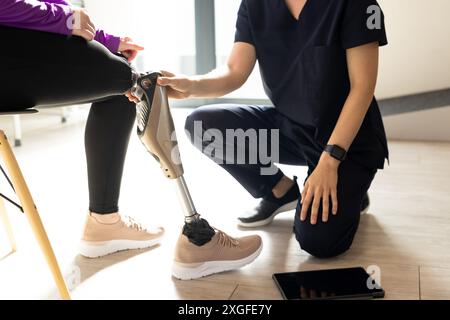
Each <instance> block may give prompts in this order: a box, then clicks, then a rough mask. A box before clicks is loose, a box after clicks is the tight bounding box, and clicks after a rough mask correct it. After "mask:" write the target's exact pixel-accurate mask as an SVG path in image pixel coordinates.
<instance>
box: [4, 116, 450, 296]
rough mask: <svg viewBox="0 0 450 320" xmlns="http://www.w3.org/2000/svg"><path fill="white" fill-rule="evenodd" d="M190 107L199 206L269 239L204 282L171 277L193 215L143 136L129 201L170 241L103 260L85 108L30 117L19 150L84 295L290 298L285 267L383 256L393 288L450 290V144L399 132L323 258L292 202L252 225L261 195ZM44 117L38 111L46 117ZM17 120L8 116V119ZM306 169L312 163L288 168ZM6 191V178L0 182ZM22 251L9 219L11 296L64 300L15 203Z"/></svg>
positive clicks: (226, 226)
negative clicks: (92, 207)
mask: <svg viewBox="0 0 450 320" xmlns="http://www.w3.org/2000/svg"><path fill="white" fill-rule="evenodd" d="M186 112H187V111H184V110H177V111H175V115H174V116H175V119H176V122H177V127H178V129H179V132H180V133H179V140H180V144H181V153H182V157H183V160H184V165H185V171H186V179H187V181H188V184H189V186H190V188H191V191H192V194H193V197H194V200H195V203H196V205H197V207H198V209H199V211H200V213H202V214H203V215H204V216H205V217H207V218H208V220H209V221H210V222H211V223H212V224H213V225H214V226H216V227H217V228H220V229H223V230H225V231H226V232H228V233H230V234H232V235H243V234H250V233H253V232H255V233H257V234H259V235H261V236H262V237H263V240H264V250H263V252H262V254H261V256H260V257H259V258H258V259H257V260H256V261H255V262H254V263H253V264H252V265H250V266H248V267H246V268H244V269H242V270H239V271H233V272H227V273H224V274H219V275H214V276H211V277H207V278H204V279H201V280H195V281H188V282H184V281H178V280H175V279H173V278H172V277H171V275H170V266H171V259H172V253H173V248H174V243H175V240H176V237H177V235H178V233H179V232H180V227H181V223H182V213H181V211H180V208H179V206H178V203H177V199H176V194H175V189H174V186H173V185H172V183H171V181H169V180H166V179H165V178H164V177H163V176H162V174H161V173H160V171H159V167H158V165H156V164H155V163H154V160H153V158H151V157H150V156H149V155H148V154H146V153H145V151H144V150H143V148H142V146H141V145H140V142H139V141H138V140H137V138H136V137H135V136H133V138H132V142H131V144H130V151H129V154H128V158H127V163H126V169H125V175H124V179H123V189H122V196H121V211H122V212H124V213H126V214H130V215H133V216H135V217H137V218H139V219H140V220H142V221H144V222H145V223H147V224H153V225H163V226H164V227H165V228H166V229H167V237H166V239H165V241H164V242H163V243H162V245H160V246H159V247H156V248H153V249H149V250H140V251H134V252H123V253H118V254H114V255H110V256H107V257H104V258H100V259H95V260H91V259H85V258H83V257H80V256H79V255H77V243H78V239H79V237H80V233H81V228H82V225H83V222H84V216H85V214H86V210H87V186H86V183H87V182H86V174H85V172H86V167H85V162H84V161H85V160H84V149H83V127H84V125H83V121H82V120H83V119H84V118H85V114H84V113H81V115H76V116H75V117H74V118H72V119H71V120H70V121H69V123H68V124H66V125H60V124H58V117H57V116H49V115H38V116H34V117H32V118H31V117H30V116H27V118H26V119H25V120H24V129H25V130H26V132H25V137H24V141H23V142H24V145H23V147H21V148H18V149H15V152H16V155H17V158H18V160H19V162H20V164H21V165H22V167H23V171H24V174H25V177H26V179H27V180H28V182H29V185H30V188H31V191H32V193H33V195H34V197H35V200H36V203H37V206H38V209H39V210H40V212H41V215H42V219H43V221H44V224H45V226H46V228H47V231H48V234H49V236H50V238H51V241H52V243H53V245H54V248H55V251H56V254H57V257H58V259H59V260H60V263H61V267H62V269H63V271H64V273H65V274H66V275H67V276H68V278H69V279H71V282H72V283H73V287H74V288H73V291H72V295H73V298H75V299H280V298H281V296H280V294H279V293H278V291H277V289H276V287H275V285H274V283H273V282H272V280H271V275H272V273H274V272H283V271H296V270H313V269H323V268H339V267H347V266H348V267H350V266H363V267H369V266H373V265H375V266H378V267H379V268H380V270H381V284H382V286H383V287H384V288H385V290H386V292H387V294H386V299H449V298H450V197H449V192H450V166H449V164H450V144H444V143H435V144H434V143H415V142H394V141H392V142H391V143H390V149H391V165H390V166H389V167H387V169H386V170H384V171H382V172H380V173H379V174H378V175H377V177H376V180H375V181H374V183H373V185H372V188H371V191H370V196H371V199H372V206H371V208H370V212H369V213H368V214H366V215H364V216H362V219H361V226H360V228H359V231H358V233H357V236H356V239H355V242H354V245H353V247H352V249H351V250H350V251H349V252H348V253H346V254H344V255H343V256H340V257H338V258H334V259H329V260H318V259H314V258H311V257H310V256H309V255H308V254H306V253H305V252H302V251H300V250H299V247H298V245H297V243H296V241H295V239H294V238H293V235H292V222H293V212H290V213H285V214H282V215H280V216H279V217H278V218H277V219H276V220H275V221H274V223H273V224H272V225H270V226H269V227H266V228H263V229H260V230H256V231H246V230H240V229H239V228H237V227H236V224H235V221H236V220H235V218H236V216H237V215H239V213H240V212H242V211H243V210H245V209H246V208H248V207H250V206H252V205H253V204H254V203H255V201H254V200H253V199H251V198H250V197H249V196H248V195H247V194H246V192H245V190H243V189H242V188H241V187H240V186H238V185H237V184H236V183H235V182H234V181H233V179H232V178H231V177H229V176H228V175H227V174H226V173H225V172H224V171H222V170H221V169H220V168H218V167H216V166H215V165H214V164H213V163H212V162H210V161H209V160H208V159H206V158H204V157H202V156H201V155H200V153H199V152H198V151H196V150H194V149H193V148H192V147H191V146H190V145H189V144H188V143H187V141H186V139H185V138H184V137H183V135H182V134H181V128H182V125H183V119H184V117H185V116H186ZM37 120H39V121H37ZM0 125H2V127H3V128H4V127H7V128H9V127H8V126H10V125H9V123H8V121H7V120H5V119H2V120H1V121H0ZM283 169H284V170H285V172H286V173H289V174H297V175H298V176H299V179H300V180H303V178H304V176H305V169H304V168H301V167H300V168H293V167H283ZM1 192H5V193H7V194H9V195H11V193H8V192H7V184H6V183H4V182H2V183H1ZM9 209H10V212H11V217H12V220H13V223H14V229H15V232H16V235H17V238H18V245H19V251H18V252H16V253H14V254H11V255H8V252H9V251H8V244H7V241H6V238H5V234H4V232H3V229H2V228H1V227H0V299H15V298H24V299H55V298H57V294H56V292H55V288H54V285H53V282H52V279H51V276H50V274H49V272H48V270H47V268H46V265H45V263H44V260H43V258H42V257H41V255H40V252H39V250H38V248H37V246H36V244H35V243H34V239H33V237H32V236H31V232H30V229H29V227H28V225H27V222H26V220H25V219H24V217H23V215H22V214H20V213H19V212H17V211H16V210H15V209H14V208H13V207H11V206H9Z"/></svg>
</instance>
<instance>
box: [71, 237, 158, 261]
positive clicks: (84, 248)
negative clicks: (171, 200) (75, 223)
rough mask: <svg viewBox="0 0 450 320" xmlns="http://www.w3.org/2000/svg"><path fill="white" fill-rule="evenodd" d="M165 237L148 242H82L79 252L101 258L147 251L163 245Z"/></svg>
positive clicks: (89, 256) (86, 255)
mask: <svg viewBox="0 0 450 320" xmlns="http://www.w3.org/2000/svg"><path fill="white" fill-rule="evenodd" d="M162 238H163V236H160V237H158V238H155V239H151V240H146V241H137V240H111V241H101V242H100V241H98V242H96V241H84V240H82V241H81V243H80V247H79V252H80V254H81V255H82V256H84V257H87V258H99V257H103V256H106V255H108V254H112V253H115V252H119V251H125V250H136V249H145V248H150V247H153V246H156V245H158V244H159V243H161V240H162Z"/></svg>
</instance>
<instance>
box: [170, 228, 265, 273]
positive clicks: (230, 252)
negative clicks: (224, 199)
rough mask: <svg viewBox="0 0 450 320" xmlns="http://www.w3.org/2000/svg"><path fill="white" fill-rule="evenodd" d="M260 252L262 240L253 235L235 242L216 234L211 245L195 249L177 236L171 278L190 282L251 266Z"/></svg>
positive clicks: (232, 239)
mask: <svg viewBox="0 0 450 320" xmlns="http://www.w3.org/2000/svg"><path fill="white" fill-rule="evenodd" d="M261 250H262V240H261V238H260V237H259V236H257V235H254V236H247V237H242V238H236V239H235V238H232V237H230V236H228V235H227V234H226V233H224V232H222V231H220V230H216V234H215V235H214V236H213V237H212V239H211V241H209V242H208V243H206V244H204V245H203V246H197V245H195V244H193V243H191V242H190V241H189V239H188V238H187V237H186V236H185V235H183V234H181V235H180V237H179V238H178V242H177V245H176V249H175V259H174V263H173V268H172V274H173V276H174V277H175V278H178V279H181V280H190V279H196V278H201V277H204V276H207V275H211V274H214V273H219V272H224V271H229V270H234V269H239V268H242V267H243V266H245V265H247V264H249V263H251V262H253V261H254V260H255V259H256V258H257V257H258V256H259V254H260V253H261Z"/></svg>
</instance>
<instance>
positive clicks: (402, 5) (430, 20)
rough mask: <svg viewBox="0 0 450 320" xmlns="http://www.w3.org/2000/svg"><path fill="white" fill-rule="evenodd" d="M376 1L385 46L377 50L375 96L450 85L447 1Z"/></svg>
mask: <svg viewBox="0 0 450 320" xmlns="http://www.w3.org/2000/svg"><path fill="white" fill-rule="evenodd" d="M378 2H379V3H380V5H381V7H382V9H383V11H384V13H385V16H386V25H387V27H386V28H387V32H388V40H389V45H388V46H387V47H384V48H382V49H381V61H380V78H379V82H378V91H377V96H378V97H379V98H386V97H394V96H402V95H407V94H413V93H419V92H426V91H432V90H438V89H444V88H450V1H449V0H429V1H423V0H378Z"/></svg>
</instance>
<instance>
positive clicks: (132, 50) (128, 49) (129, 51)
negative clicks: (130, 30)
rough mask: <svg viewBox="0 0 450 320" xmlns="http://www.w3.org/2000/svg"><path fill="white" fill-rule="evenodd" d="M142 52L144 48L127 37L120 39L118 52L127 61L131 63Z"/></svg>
mask: <svg viewBox="0 0 450 320" xmlns="http://www.w3.org/2000/svg"><path fill="white" fill-rule="evenodd" d="M142 50H144V47H142V46H140V45H138V44H136V43H134V42H133V40H132V39H131V38H129V37H125V38H121V39H120V44H119V52H120V53H121V54H122V55H123V56H124V57H125V58H127V59H128V61H130V62H131V61H133V60H134V59H135V58H136V56H137V55H138V53H139V51H142Z"/></svg>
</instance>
